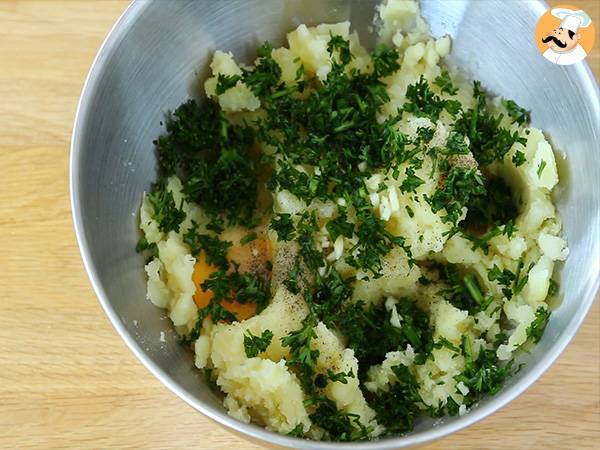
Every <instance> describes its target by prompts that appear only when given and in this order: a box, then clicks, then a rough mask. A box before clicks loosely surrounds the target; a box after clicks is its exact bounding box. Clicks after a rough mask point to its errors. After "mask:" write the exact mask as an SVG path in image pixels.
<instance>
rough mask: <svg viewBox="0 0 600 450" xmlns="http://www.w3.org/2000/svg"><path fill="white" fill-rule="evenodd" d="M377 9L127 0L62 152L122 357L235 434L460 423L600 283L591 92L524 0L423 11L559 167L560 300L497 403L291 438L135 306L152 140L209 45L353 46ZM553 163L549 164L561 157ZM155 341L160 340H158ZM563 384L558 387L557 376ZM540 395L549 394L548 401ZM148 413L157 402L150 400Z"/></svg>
mask: <svg viewBox="0 0 600 450" xmlns="http://www.w3.org/2000/svg"><path fill="white" fill-rule="evenodd" d="M376 4H377V2H376V1H361V0H353V1H342V0H291V1H285V0H231V1H212V0H181V1H179V0H172V1H154V2H146V1H136V2H134V3H133V4H132V5H131V6H130V7H129V9H128V10H127V11H126V12H125V13H124V14H123V16H122V17H121V19H120V20H119V21H118V23H117V24H116V25H115V27H114V28H113V30H112V32H111V33H110V35H109V36H108V38H107V39H106V41H105V43H104V45H103V46H102V49H101V50H100V52H99V53H98V56H97V57H96V60H95V62H94V64H93V66H92V69H91V71H90V73H89V76H88V79H87V82H86V84H85V87H84V89H83V93H82V95H81V101H80V104H79V110H78V113H77V118H76V121H75V128H74V131H73V141H72V149H71V195H72V208H73V217H74V221H75V229H76V232H77V238H78V240H79V245H80V247H81V254H82V256H83V260H84V263H85V267H86V269H87V271H88V273H89V276H90V279H91V282H92V284H93V286H94V289H95V291H96V293H97V295H98V297H99V299H100V302H101V303H102V306H103V308H104V310H105V311H106V314H107V315H108V317H109V318H110V320H111V322H112V323H113V325H114V326H115V328H116V329H117V331H118V332H119V334H120V335H121V337H122V338H123V339H124V340H125V342H126V343H127V345H129V347H130V348H131V350H132V351H133V352H134V353H135V354H136V355H137V357H138V358H139V359H140V360H141V361H142V362H143V363H144V364H145V365H146V367H147V368H148V369H149V370H150V371H151V372H152V373H154V375H156V376H157V377H158V378H159V379H160V380H161V381H162V382H163V383H164V384H165V385H166V386H167V387H168V388H169V389H171V390H172V391H173V392H175V393H176V394H177V395H179V396H180V397H181V398H182V399H183V400H185V401H186V402H188V403H189V404H190V405H192V406H193V407H194V408H196V409H197V410H198V411H201V412H202V413H204V414H205V415H207V416H208V417H210V418H212V419H214V420H216V421H217V422H220V423H221V424H223V425H226V426H227V427H229V428H231V429H233V430H237V431H238V432H241V433H243V434H245V435H247V436H250V437H253V438H256V439H259V440H262V441H266V442H269V443H271V444H279V445H283V446H290V447H295V448H303V449H316V448H336V449H340V448H362V449H383V448H397V447H403V446H404V447H405V446H408V445H413V444H419V443H423V442H426V441H429V440H432V439H435V438H438V437H440V436H444V435H446V434H448V433H452V432H454V431H456V430H459V429H461V428H463V427H466V426H468V425H470V424H472V423H474V422H476V421H478V420H480V419H482V418H483V417H485V416H487V415H488V414H491V413H492V412H494V411H495V410H497V409H498V408H500V407H502V406H504V405H506V404H507V403H508V402H509V401H511V400H512V399H513V398H515V397H516V396H517V395H519V394H520V393H521V392H523V391H524V390H525V389H526V388H527V387H528V386H529V385H530V384H531V383H533V382H534V381H535V380H536V379H537V378H538V377H539V376H540V375H541V374H542V373H543V372H544V371H545V370H546V369H547V368H548V366H549V365H550V364H551V363H552V362H553V361H554V360H555V359H556V357H557V356H558V355H559V354H560V352H561V351H562V350H563V349H564V348H565V346H566V345H567V343H568V342H569V341H570V340H571V338H572V337H573V335H574V334H575V331H576V330H577V328H578V327H579V325H580V324H581V322H582V321H583V318H584V316H585V314H586V312H587V311H588V309H589V308H590V305H591V303H592V301H593V299H594V295H595V293H596V291H597V288H598V280H599V262H600V258H599V256H600V255H599V242H600V237H599V230H600V215H599V209H600V208H599V198H600V181H599V180H600V170H599V169H600V163H599V156H600V155H599V153H598V149H599V146H598V142H599V136H598V135H599V123H600V112H599V94H598V86H597V84H596V82H595V80H594V78H593V76H592V74H591V72H590V70H589V68H588V66H587V64H584V63H579V64H576V65H574V66H557V65H553V64H551V63H550V62H548V61H546V60H545V59H544V58H542V57H541V56H540V54H539V53H538V51H537V49H536V46H535V43H534V38H533V34H534V27H535V23H536V21H537V18H538V17H539V16H540V15H541V14H542V13H543V12H544V10H545V5H544V4H542V3H539V2H535V1H531V2H526V1H518V2H517V1H510V2H506V1H502V0H487V1H477V0H472V1H466V0H465V1H448V0H446V1H441V0H440V1H433V0H426V1H424V2H423V3H422V12H423V15H424V17H425V18H426V19H427V21H428V22H429V24H430V25H431V29H432V33H433V35H434V36H440V35H444V34H450V35H451V36H452V38H453V51H452V54H451V55H450V57H449V58H448V61H449V62H450V64H455V65H457V66H459V67H461V68H462V69H463V70H466V71H467V73H469V74H470V75H471V76H472V77H474V78H476V79H479V80H481V81H482V82H483V85H484V86H485V87H487V88H488V89H490V90H491V91H493V92H495V93H497V94H500V95H503V96H506V97H509V98H513V99H515V100H516V101H517V102H518V103H519V104H520V105H522V106H525V107H526V108H528V109H531V110H532V118H533V125H534V126H536V127H540V128H542V129H543V130H545V131H546V132H547V133H548V135H549V136H551V138H552V142H553V144H554V146H555V148H556V150H557V151H558V154H559V155H561V154H563V152H564V154H565V155H566V160H565V161H564V163H563V164H562V165H561V171H560V172H561V173H560V175H561V181H562V184H561V188H560V190H559V192H557V194H556V199H557V202H558V207H559V211H560V214H561V216H562V218H563V220H564V230H565V231H564V232H565V234H566V237H567V238H568V241H569V247H570V248H571V255H570V257H569V259H568V260H567V262H566V263H565V264H564V267H563V268H562V270H561V294H562V295H563V296H564V299H563V301H562V303H561V304H560V305H559V306H558V307H557V308H556V310H555V311H554V313H553V314H552V318H551V320H550V323H549V324H548V327H547V329H546V332H545V334H544V337H543V339H542V340H541V342H540V343H539V344H538V345H537V346H536V347H535V348H534V350H533V351H532V352H531V353H530V354H528V355H526V356H524V362H526V366H525V367H524V369H523V370H521V372H520V373H519V374H518V375H516V376H515V377H514V378H512V379H511V380H510V381H509V382H508V383H507V384H506V386H505V387H504V389H503V390H502V391H501V392H500V393H499V394H497V395H496V396H495V397H492V398H488V399H485V400H483V401H481V402H480V403H479V405H478V406H476V407H473V408H472V410H471V411H470V412H469V413H468V414H467V415H465V416H463V417H454V418H447V419H444V420H442V421H440V422H438V423H435V424H434V422H433V421H432V420H430V419H424V420H422V421H421V422H419V424H418V425H417V427H416V429H415V430H414V431H413V432H412V433H410V434H408V435H407V436H404V437H396V438H386V439H383V440H380V441H375V442H368V443H355V444H347V443H344V444H335V443H322V442H310V441H301V440H297V439H294V438H290V437H286V436H280V435H278V434H274V433H271V432H269V431H266V430H265V429H263V428H260V427H258V426H255V425H247V424H244V423H241V422H238V421H237V420H235V419H233V418H231V417H229V416H228V415H227V414H226V412H225V411H224V409H223V407H222V405H221V401H220V399H219V397H218V396H217V395H215V394H214V393H213V392H211V390H210V389H209V388H208V387H207V385H206V384H205V382H204V380H203V378H202V376H201V375H200V373H199V371H197V370H195V369H194V365H193V359H192V354H191V352H190V351H189V350H187V349H186V348H184V347H182V346H181V345H179V344H178V342H177V338H176V336H175V334H174V333H172V332H171V331H169V330H170V323H169V321H168V320H163V319H164V316H165V315H164V312H163V311H161V310H159V309H157V308H155V307H154V306H153V305H152V304H151V303H150V302H148V301H146V300H145V295H146V293H145V279H144V270H143V263H144V262H143V258H142V257H140V256H139V255H138V254H136V252H135V250H134V247H135V243H136V241H137V239H138V214H137V211H138V208H139V206H140V200H141V196H142V192H143V191H145V190H148V188H149V186H150V183H151V182H152V181H153V179H154V177H155V168H156V161H155V155H154V149H153V145H152V140H153V139H155V138H156V137H157V136H158V135H159V134H160V133H161V132H162V131H163V127H162V126H161V120H162V119H163V118H164V113H165V111H167V110H169V109H173V108H175V107H176V106H178V105H179V104H180V103H182V102H183V101H184V100H185V99H187V98H188V97H190V96H197V95H198V94H199V91H200V90H199V86H200V80H202V79H203V77H204V76H205V75H206V68H207V64H208V62H209V60H210V56H211V54H212V52H213V51H214V50H216V49H223V50H230V51H232V52H233V53H234V54H235V56H236V57H237V58H239V59H241V60H246V61H250V60H251V59H252V55H253V53H254V50H255V48H256V47H257V45H259V44H260V43H262V41H264V40H266V39H268V40H270V41H271V42H273V43H274V44H281V43H283V42H284V41H283V40H284V36H285V33H286V32H287V31H289V30H291V29H293V28H294V27H295V26H297V25H298V24H300V23H306V24H318V23H321V22H332V21H340V20H346V19H350V20H351V21H352V25H353V27H354V28H355V29H357V30H358V32H359V34H360V36H361V39H362V40H363V41H364V42H365V43H366V44H367V45H371V44H372V43H373V42H372V41H373V37H372V35H371V33H370V32H369V31H368V29H369V26H370V25H371V23H372V18H373V16H374V7H375V5H376ZM559 159H561V158H559ZM161 331H165V332H166V342H161V340H160V339H159V335H160V332H161ZM565 382H566V383H568V380H565ZM550 395H551V393H550ZM156 407H157V408H160V405H156Z"/></svg>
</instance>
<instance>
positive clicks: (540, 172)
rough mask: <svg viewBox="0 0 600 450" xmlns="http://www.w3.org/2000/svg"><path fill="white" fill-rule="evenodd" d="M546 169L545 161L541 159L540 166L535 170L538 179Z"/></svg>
mask: <svg viewBox="0 0 600 450" xmlns="http://www.w3.org/2000/svg"><path fill="white" fill-rule="evenodd" d="M545 168H546V161H544V160H543V159H542V160H541V161H540V165H539V166H538V168H537V171H536V173H537V176H538V178H542V173H543V172H544V169H545Z"/></svg>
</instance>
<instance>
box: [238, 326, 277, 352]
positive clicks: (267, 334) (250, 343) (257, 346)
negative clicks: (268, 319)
mask: <svg viewBox="0 0 600 450" xmlns="http://www.w3.org/2000/svg"><path fill="white" fill-rule="evenodd" d="M271 339H273V333H272V332H271V330H265V331H263V332H262V334H261V335H260V336H254V335H253V334H252V332H250V330H248V332H247V333H246V334H244V350H245V352H246V356H247V357H248V358H254V357H255V356H258V354H259V353H262V352H264V351H265V350H266V349H267V348H268V347H269V345H270V344H271Z"/></svg>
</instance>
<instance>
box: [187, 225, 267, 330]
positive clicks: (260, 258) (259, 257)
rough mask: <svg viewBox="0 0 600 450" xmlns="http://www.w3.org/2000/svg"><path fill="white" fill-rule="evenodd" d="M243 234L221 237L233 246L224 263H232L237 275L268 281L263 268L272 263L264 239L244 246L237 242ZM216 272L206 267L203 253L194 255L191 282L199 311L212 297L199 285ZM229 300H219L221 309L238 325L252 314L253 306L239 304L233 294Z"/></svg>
mask: <svg viewBox="0 0 600 450" xmlns="http://www.w3.org/2000/svg"><path fill="white" fill-rule="evenodd" d="M246 234H248V232H245V233H244V232H243V231H241V230H239V229H234V230H233V231H230V230H228V231H226V232H225V233H223V234H222V235H221V238H222V239H223V240H228V241H231V242H233V245H232V246H231V247H229V250H228V252H227V260H228V261H229V262H230V263H232V264H233V263H236V264H237V265H238V271H239V272H240V273H252V274H254V275H257V276H260V277H263V278H269V277H270V275H271V274H270V271H269V269H268V268H267V262H268V261H271V260H272V253H271V244H270V242H269V240H268V238H267V237H266V236H265V235H259V236H258V237H257V238H256V239H255V240H253V241H251V242H249V243H247V244H246V245H241V244H239V241H240V239H241V238H242V237H244V236H245V235H246ZM217 270H218V267H216V266H213V265H211V264H208V262H207V261H206V255H205V254H204V252H201V253H200V254H199V255H198V257H197V258H196V264H195V266H194V272H193V274H192V280H193V282H194V284H195V285H196V292H195V293H194V302H195V303H196V306H197V307H198V308H199V309H202V308H206V307H207V306H208V305H209V304H210V302H211V300H212V299H213V297H214V294H213V292H212V291H210V290H207V291H205V290H203V289H202V287H201V285H202V283H204V282H205V281H206V280H208V279H209V278H210V274H211V273H213V272H216V271H217ZM232 298H233V300H232V301H229V300H221V306H223V308H225V309H226V310H227V311H229V312H231V313H233V315H235V317H236V319H237V320H238V321H242V320H246V319H249V318H250V317H252V316H254V315H255V314H256V303H240V302H238V301H236V300H235V293H233V295H232Z"/></svg>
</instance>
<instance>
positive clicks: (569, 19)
mask: <svg viewBox="0 0 600 450" xmlns="http://www.w3.org/2000/svg"><path fill="white" fill-rule="evenodd" d="M550 13H551V14H552V15H553V16H554V17H557V18H559V19H560V20H561V22H560V28H563V29H565V30H571V31H572V32H573V33H577V30H579V28H586V27H588V26H589V25H590V23H592V19H590V16H588V15H587V14H586V13H585V11H582V10H581V9H579V10H577V11H573V10H572V9H568V8H554V9H553V10H552V11H550Z"/></svg>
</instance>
